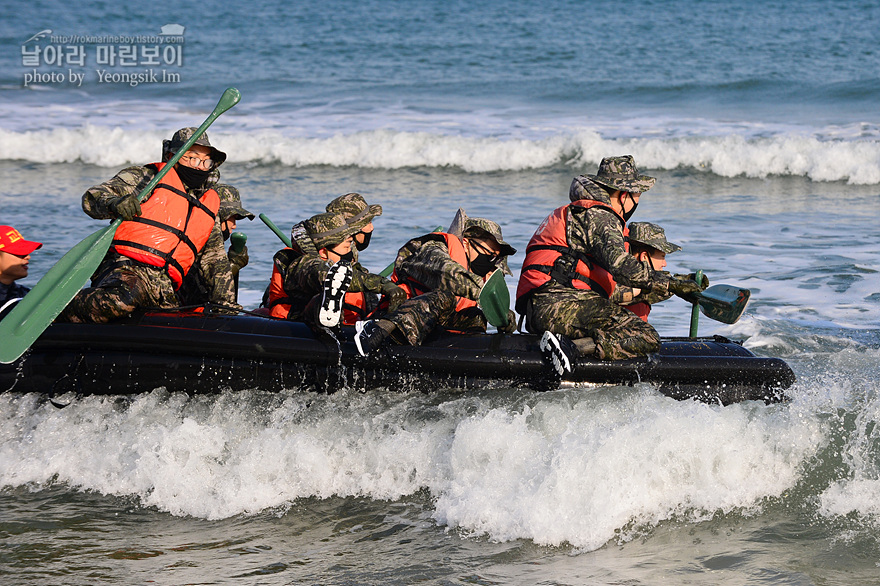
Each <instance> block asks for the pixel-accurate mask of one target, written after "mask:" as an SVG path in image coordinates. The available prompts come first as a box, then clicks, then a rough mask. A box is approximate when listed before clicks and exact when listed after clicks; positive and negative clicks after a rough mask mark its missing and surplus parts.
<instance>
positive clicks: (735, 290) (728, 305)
mask: <svg viewBox="0 0 880 586" xmlns="http://www.w3.org/2000/svg"><path fill="white" fill-rule="evenodd" d="M696 276H697V278H698V279H700V280H702V278H703V273H702V271H697V272H696ZM751 295H752V292H751V291H749V290H748V289H742V288H740V287H734V286H733V285H712V286H711V287H709V288H708V289H706V290H705V291H703V292H702V293H696V294H694V296H693V300H692V299H690V298H689V299H687V301H690V302H691V303H693V307H692V308H691V328H690V337H691V338H695V337H696V336H697V328H698V327H699V319H700V317H699V313H698V312H697V307H699V311H700V312H702V313H703V315H705V316H706V317H708V318H709V319H714V320H715V321H719V322H721V323H725V324H734V323H736V322H737V321H738V320H739V318H740V316H742V314H743V312H744V311H745V309H746V306H747V305H748V304H749V298H750V297H751Z"/></svg>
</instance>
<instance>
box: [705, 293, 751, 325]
mask: <svg viewBox="0 0 880 586" xmlns="http://www.w3.org/2000/svg"><path fill="white" fill-rule="evenodd" d="M751 295H752V292H751V291H749V290H748V289H741V288H740V287H734V286H732V285H712V286H711V287H709V288H708V289H706V290H705V291H703V292H702V293H699V294H698V303H699V304H700V311H701V312H702V313H703V315H705V316H706V317H708V318H709V319H714V320H715V321H720V322H721V323H724V324H735V323H736V322H737V320H739V318H740V316H741V315H742V314H743V312H744V311H745V309H746V306H747V305H748V304H749V298H750V297H751Z"/></svg>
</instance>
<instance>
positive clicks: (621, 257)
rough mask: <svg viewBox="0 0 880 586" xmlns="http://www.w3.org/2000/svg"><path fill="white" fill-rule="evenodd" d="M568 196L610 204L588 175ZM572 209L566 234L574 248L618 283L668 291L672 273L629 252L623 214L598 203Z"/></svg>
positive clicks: (603, 190) (662, 293)
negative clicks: (660, 269) (624, 231)
mask: <svg viewBox="0 0 880 586" xmlns="http://www.w3.org/2000/svg"><path fill="white" fill-rule="evenodd" d="M569 199H570V200H571V201H578V200H581V199H588V200H596V201H599V202H602V203H603V204H605V205H607V206H608V207H609V208H610V207H611V199H610V198H609V197H608V192H606V191H605V189H603V188H602V187H601V186H600V185H598V184H596V183H593V182H592V181H590V180H589V179H587V178H585V177H584V178H582V179H581V182H580V183H578V184H577V186H576V188H573V189H572V191H571V193H570V195H569ZM569 211H570V213H569V216H568V222H567V223H566V238H567V241H568V245H569V246H570V247H571V248H572V249H574V250H576V251H579V252H582V253H584V254H586V255H588V256H589V257H591V258H592V259H593V260H595V261H596V262H597V263H598V264H599V265H601V266H602V267H604V268H605V269H606V270H607V271H608V272H609V273H611V275H612V276H613V277H614V281H615V282H616V283H617V284H618V285H624V286H627V287H635V288H639V289H643V290H644V294H645V295H648V293H649V292H650V293H652V294H653V295H652V297H651V298H654V295H660V296H662V295H666V294H667V293H668V289H669V282H670V280H671V278H670V277H669V274H668V273H664V272H662V271H654V270H652V269H651V268H650V267H649V266H647V265H645V264H644V263H641V262H639V261H638V260H637V259H636V258H635V257H634V256H633V255H631V254H630V253H629V251H628V250H627V249H626V247H625V244H624V236H623V227H622V224H621V221H620V218H619V217H618V216H617V215H616V214H615V213H613V212H611V211H609V210H608V209H606V208H603V207H599V206H594V207H590V208H582V207H580V206H571V207H570V208H569ZM630 295H632V291H631V290H630ZM639 297H640V298H639V299H636V301H642V300H644V299H641V297H642V296H641V295H640V296H639ZM667 297H668V296H667ZM625 303H626V302H625Z"/></svg>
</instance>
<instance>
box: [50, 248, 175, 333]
mask: <svg viewBox="0 0 880 586" xmlns="http://www.w3.org/2000/svg"><path fill="white" fill-rule="evenodd" d="M119 262H120V257H116V256H114V257H108V258H107V259H105V260H104V262H103V263H102V264H101V266H100V267H98V270H97V271H95V276H93V277H92V286H91V287H87V288H85V289H82V290H81V291H80V292H79V293H77V294H76V296H75V297H74V298H73V300H71V302H70V303H68V304H67V307H66V308H64V311H62V312H61V315H59V316H58V321H66V322H72V323H98V324H101V323H106V322H108V321H110V320H112V319H116V318H119V317H124V316H126V315H129V314H130V313H132V312H133V311H134V310H135V309H137V308H152V307H161V308H169V307H178V306H179V302H178V300H177V294H176V293H175V291H174V283H173V282H172V281H171V278H170V277H169V276H168V273H166V272H165V271H164V270H163V269H160V268H158V267H151V266H147V265H143V264H140V263H131V264H123V265H122V266H118V263H119ZM122 262H124V261H122ZM95 277H97V279H96V278H95Z"/></svg>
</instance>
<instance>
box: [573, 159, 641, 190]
mask: <svg viewBox="0 0 880 586" xmlns="http://www.w3.org/2000/svg"><path fill="white" fill-rule="evenodd" d="M587 177H588V178H589V179H591V180H593V181H594V182H596V183H598V184H600V185H604V186H606V187H610V188H611V189H614V190H615V191H631V192H634V193H642V192H644V191H648V190H649V189H651V187H653V186H654V182H655V181H656V179H654V178H653V177H648V176H647V175H639V170H638V169H636V162H635V160H633V157H632V155H624V156H622V157H605V158H604V159H602V162H601V163H599V171H598V172H597V173H596V174H595V175H587Z"/></svg>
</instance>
